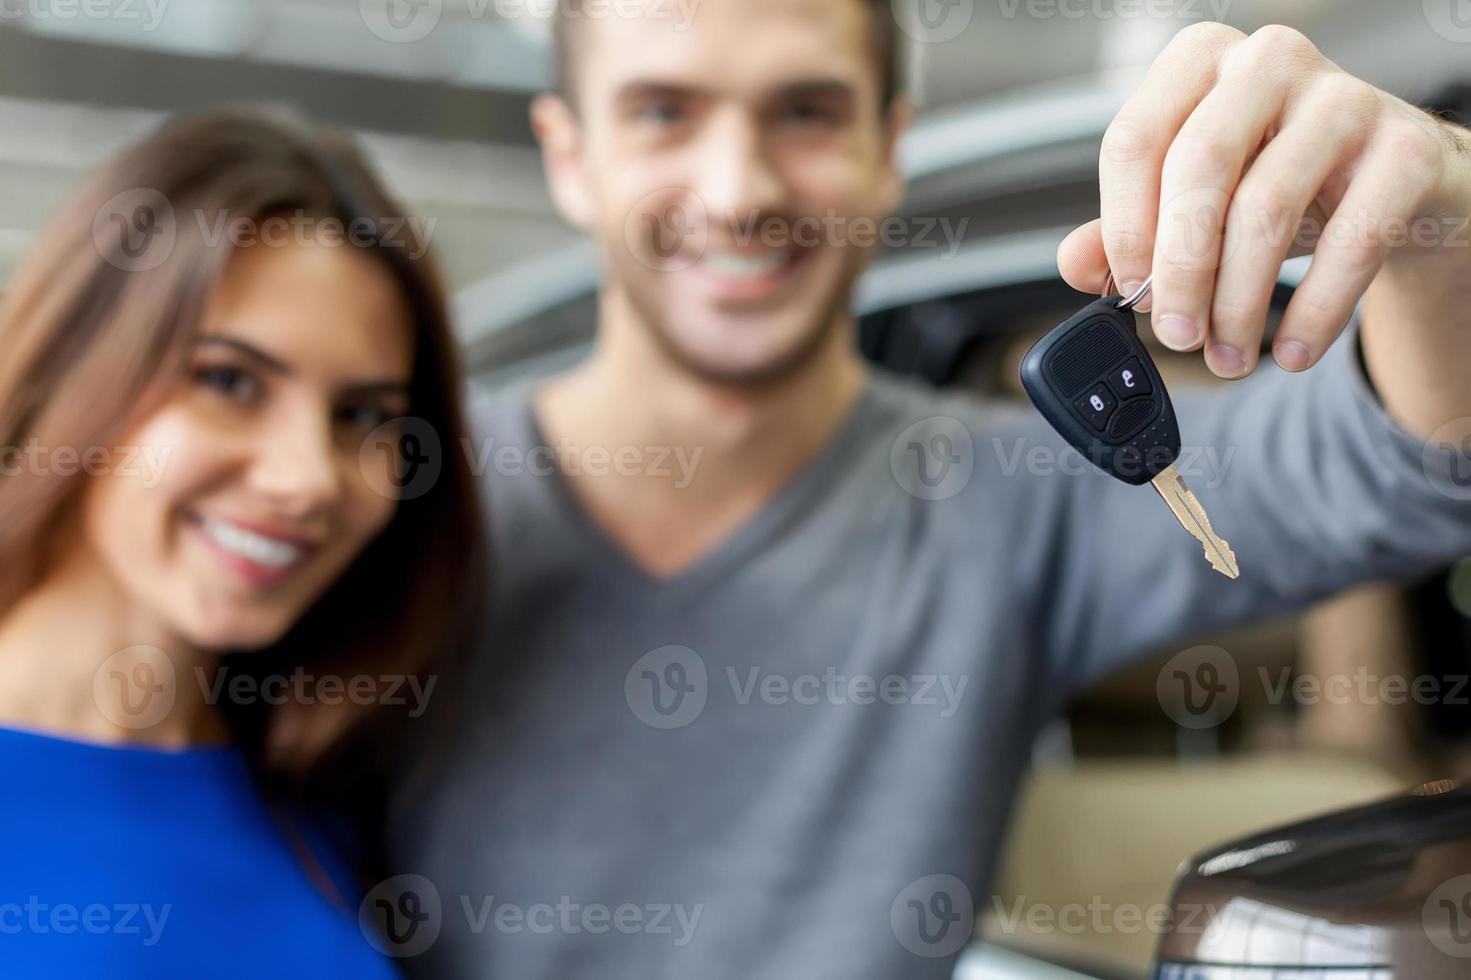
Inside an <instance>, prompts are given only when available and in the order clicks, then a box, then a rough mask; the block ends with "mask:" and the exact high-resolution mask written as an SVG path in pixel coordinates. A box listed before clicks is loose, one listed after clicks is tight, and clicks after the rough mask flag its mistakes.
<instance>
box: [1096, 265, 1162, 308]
mask: <svg viewBox="0 0 1471 980" xmlns="http://www.w3.org/2000/svg"><path fill="white" fill-rule="evenodd" d="M1153 282H1154V275H1153V274H1152V273H1151V274H1150V276H1149V278H1147V279H1145V280H1144V285H1142V286H1140V287H1139V288H1138V289H1136V290H1135V291H1134V295H1133V296H1130V297H1129V298H1128V299H1121V300H1119V301H1118V302H1117V303H1115V304H1114V309H1116V310H1132V309H1133V308H1134V307H1136V306H1138V305H1139V301H1140V300H1142V299H1144V294H1145V293H1147V292H1149V286H1150V284H1151V283H1153ZM1115 285H1116V283H1115V282H1114V281H1113V270H1112V269H1110V270H1108V281H1107V282H1105V283H1104V284H1103V295H1105V296H1107V295H1108V294H1110V293H1112V292H1113V290H1114V286H1115Z"/></svg>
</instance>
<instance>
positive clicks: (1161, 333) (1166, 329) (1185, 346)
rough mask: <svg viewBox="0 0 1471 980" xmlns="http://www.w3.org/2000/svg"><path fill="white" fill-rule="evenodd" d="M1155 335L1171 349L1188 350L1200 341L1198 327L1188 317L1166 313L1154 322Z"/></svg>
mask: <svg viewBox="0 0 1471 980" xmlns="http://www.w3.org/2000/svg"><path fill="white" fill-rule="evenodd" d="M1154 333H1155V336H1157V337H1159V339H1160V341H1161V342H1163V343H1164V345H1165V346H1166V347H1169V348H1171V349H1173V350H1189V349H1190V348H1192V347H1194V346H1195V345H1196V344H1198V343H1200V328H1199V327H1197V326H1196V325H1195V321H1194V320H1191V319H1190V318H1189V317H1183V316H1176V315H1175V314H1173V313H1166V314H1165V315H1164V316H1162V317H1160V318H1159V319H1158V320H1156V321H1155V322H1154Z"/></svg>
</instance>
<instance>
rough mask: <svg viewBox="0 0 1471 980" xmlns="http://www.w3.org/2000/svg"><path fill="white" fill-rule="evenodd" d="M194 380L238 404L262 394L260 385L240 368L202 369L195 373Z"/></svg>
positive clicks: (216, 367)
mask: <svg viewBox="0 0 1471 980" xmlns="http://www.w3.org/2000/svg"><path fill="white" fill-rule="evenodd" d="M194 380H195V382H196V383H197V384H199V385H202V386H203V387H205V388H208V389H210V390H211V391H214V392H218V393H219V394H220V395H223V396H224V397H225V398H226V399H228V400H230V401H232V402H236V403H238V404H245V403H246V402H249V401H251V400H252V399H254V398H255V397H256V396H257V395H258V394H259V393H260V384H259V382H257V381H256V379H255V378H254V377H252V376H251V375H250V374H249V373H248V372H246V371H242V370H240V369H239V368H233V367H225V366H223V365H221V366H215V367H201V368H197V369H196V370H195V371H194Z"/></svg>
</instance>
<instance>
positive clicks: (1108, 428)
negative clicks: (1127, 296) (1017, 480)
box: [1021, 296, 1180, 486]
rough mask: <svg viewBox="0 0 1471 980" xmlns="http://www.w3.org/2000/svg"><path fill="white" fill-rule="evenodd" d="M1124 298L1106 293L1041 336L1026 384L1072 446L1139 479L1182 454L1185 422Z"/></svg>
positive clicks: (1029, 358) (1025, 365)
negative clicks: (1180, 420) (1177, 416)
mask: <svg viewBox="0 0 1471 980" xmlns="http://www.w3.org/2000/svg"><path fill="white" fill-rule="evenodd" d="M1121 302H1122V299H1121V298H1120V297H1118V296H1108V297H1104V298H1103V299H1100V300H1098V301H1097V302H1096V303H1093V304H1091V305H1090V306H1087V307H1085V308H1084V309H1082V310H1080V311H1079V312H1078V313H1077V314H1075V315H1074V316H1072V317H1070V318H1069V319H1068V320H1066V321H1064V322H1063V323H1061V324H1059V325H1058V326H1056V327H1054V328H1053V329H1052V330H1051V331H1050V332H1049V333H1048V334H1047V336H1045V337H1043V338H1042V339H1041V340H1039V341H1037V343H1036V344H1034V345H1033V346H1032V349H1031V350H1029V351H1027V355H1026V357H1025V358H1023V359H1022V368H1021V375H1022V386H1023V387H1024V388H1025V389H1026V391H1027V395H1028V396H1030V397H1031V399H1032V402H1033V403H1034V404H1035V405H1036V406H1037V409H1038V411H1040V412H1041V413H1042V416H1043V418H1045V419H1047V421H1048V422H1049V423H1050V424H1051V425H1052V427H1053V428H1054V429H1056V430H1057V431H1058V433H1059V434H1060V435H1061V436H1062V437H1063V438H1064V439H1066V440H1067V441H1068V442H1069V443H1071V444H1072V445H1073V448H1075V449H1077V450H1078V451H1079V452H1080V453H1082V454H1083V455H1084V456H1085V457H1086V458H1087V459H1088V460H1089V461H1090V462H1092V463H1093V464H1094V465H1095V466H1097V467H1098V468H1099V469H1101V470H1103V471H1104V472H1105V473H1107V474H1109V475H1110V476H1113V477H1115V478H1117V479H1120V480H1123V481H1124V482H1125V483H1130V484H1133V485H1135V486H1141V485H1143V484H1145V483H1149V482H1150V481H1151V480H1153V479H1154V478H1155V477H1156V476H1158V475H1159V473H1160V472H1161V471H1163V470H1165V469H1167V468H1168V467H1169V466H1170V465H1171V464H1172V463H1174V462H1175V460H1176V459H1177V458H1178V457H1179V455H1180V428H1179V425H1178V424H1177V423H1176V421H1175V410H1174V407H1173V406H1172V405H1171V404H1170V395H1169V392H1167V391H1165V386H1164V382H1163V381H1161V380H1160V376H1159V370H1158V369H1157V368H1156V367H1155V366H1154V360H1153V359H1152V358H1151V357H1150V356H1149V351H1147V350H1146V349H1145V347H1144V344H1143V342H1141V341H1140V340H1139V334H1138V331H1137V329H1136V327H1135V322H1134V311H1133V310H1132V309H1119V306H1118V304H1119V303H1121Z"/></svg>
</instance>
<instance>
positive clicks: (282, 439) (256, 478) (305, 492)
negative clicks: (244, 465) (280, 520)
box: [250, 413, 342, 517]
mask: <svg viewBox="0 0 1471 980" xmlns="http://www.w3.org/2000/svg"><path fill="white" fill-rule="evenodd" d="M317 414H318V413H313V415H312V417H310V418H306V417H301V418H295V419H292V420H290V421H284V420H283V421H282V422H281V423H279V424H277V425H274V426H272V427H270V428H269V429H267V430H266V431H263V432H262V433H261V435H260V438H259V439H258V440H257V442H256V446H255V456H254V459H253V461H252V465H251V472H250V483H251V487H252V489H254V490H255V491H257V492H258V493H261V494H263V495H265V496H267V497H269V498H270V499H271V501H272V503H273V505H274V506H276V507H277V508H278V509H280V510H281V511H282V512H283V513H286V514H289V515H291V516H293V517H303V516H306V515H308V514H311V513H313V512H315V511H317V510H319V509H321V508H323V507H326V506H329V505H330V504H332V503H334V502H336V500H337V499H338V498H339V497H340V496H341V493H342V472H341V466H342V461H341V459H340V458H339V455H340V454H339V453H338V452H337V447H336V445H335V444H334V442H333V433H332V424H331V421H330V419H328V418H327V417H326V415H325V413H321V417H320V418H318V417H317Z"/></svg>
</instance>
